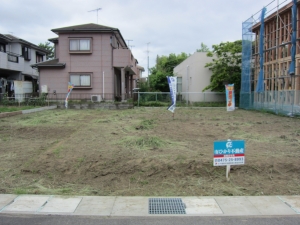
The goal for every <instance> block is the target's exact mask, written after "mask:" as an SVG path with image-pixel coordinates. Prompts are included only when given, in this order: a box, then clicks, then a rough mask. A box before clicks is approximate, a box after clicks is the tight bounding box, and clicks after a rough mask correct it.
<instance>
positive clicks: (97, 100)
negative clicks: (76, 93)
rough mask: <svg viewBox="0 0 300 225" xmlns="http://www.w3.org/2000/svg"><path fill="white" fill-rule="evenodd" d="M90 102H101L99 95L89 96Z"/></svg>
mask: <svg viewBox="0 0 300 225" xmlns="http://www.w3.org/2000/svg"><path fill="white" fill-rule="evenodd" d="M91 101H92V102H101V101H102V98H101V95H91Z"/></svg>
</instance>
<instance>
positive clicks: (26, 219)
mask: <svg viewBox="0 0 300 225" xmlns="http://www.w3.org/2000/svg"><path fill="white" fill-rule="evenodd" d="M60 224H61V225H96V224H97V225H101V224H105V225H129V224H130V225H140V224H142V225H166V224H168V225H179V224H187V225H196V224H197V225H198V224H201V225H219V224H220V225H221V224H222V225H295V224H299V225H300V215H296V216H270V217H266V216H264V217H257V216H256V217H248V216H243V217H237V216H235V217H232V216H223V217H219V216H215V217H213V216H209V217H204V216H203V217H199V216H198V217H179V216H174V217H153V216H151V217H88V216H61V215H16V214H15V215H12V214H9V215H7V214H2V215H0V225H60Z"/></svg>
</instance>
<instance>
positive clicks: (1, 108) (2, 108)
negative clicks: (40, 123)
mask: <svg viewBox="0 0 300 225" xmlns="http://www.w3.org/2000/svg"><path fill="white" fill-rule="evenodd" d="M33 108H36V107H34V106H20V107H17V106H9V107H8V106H0V113H3V112H15V111H21V110H26V109H33Z"/></svg>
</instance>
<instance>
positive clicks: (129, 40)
mask: <svg viewBox="0 0 300 225" xmlns="http://www.w3.org/2000/svg"><path fill="white" fill-rule="evenodd" d="M125 41H128V47H129V42H130V41H133V40H125Z"/></svg>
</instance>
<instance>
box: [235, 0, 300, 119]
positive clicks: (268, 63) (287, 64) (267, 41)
mask: <svg viewBox="0 0 300 225" xmlns="http://www.w3.org/2000/svg"><path fill="white" fill-rule="evenodd" d="M298 1H299V2H298ZM274 5H275V6H274ZM268 8H271V10H268ZM297 8H298V10H297ZM264 10H265V11H264ZM299 19H300V0H292V1H288V0H283V1H281V2H280V1H279V0H277V2H276V3H275V0H273V1H272V2H270V3H269V4H268V5H267V6H265V7H262V9H261V10H260V11H258V12H257V13H255V14H254V15H252V16H251V17H250V18H248V19H247V20H246V21H245V22H243V29H242V30H243V50H242V51H243V52H242V75H241V92H240V93H241V94H240V107H241V108H245V109H265V110H268V111H273V112H275V113H283V114H289V115H296V114H297V115H298V114H299V115H300V45H299V42H300V22H299ZM262 26H263V27H262ZM261 28H263V29H261ZM261 65H263V67H262V68H261ZM258 85H260V87H258Z"/></svg>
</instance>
